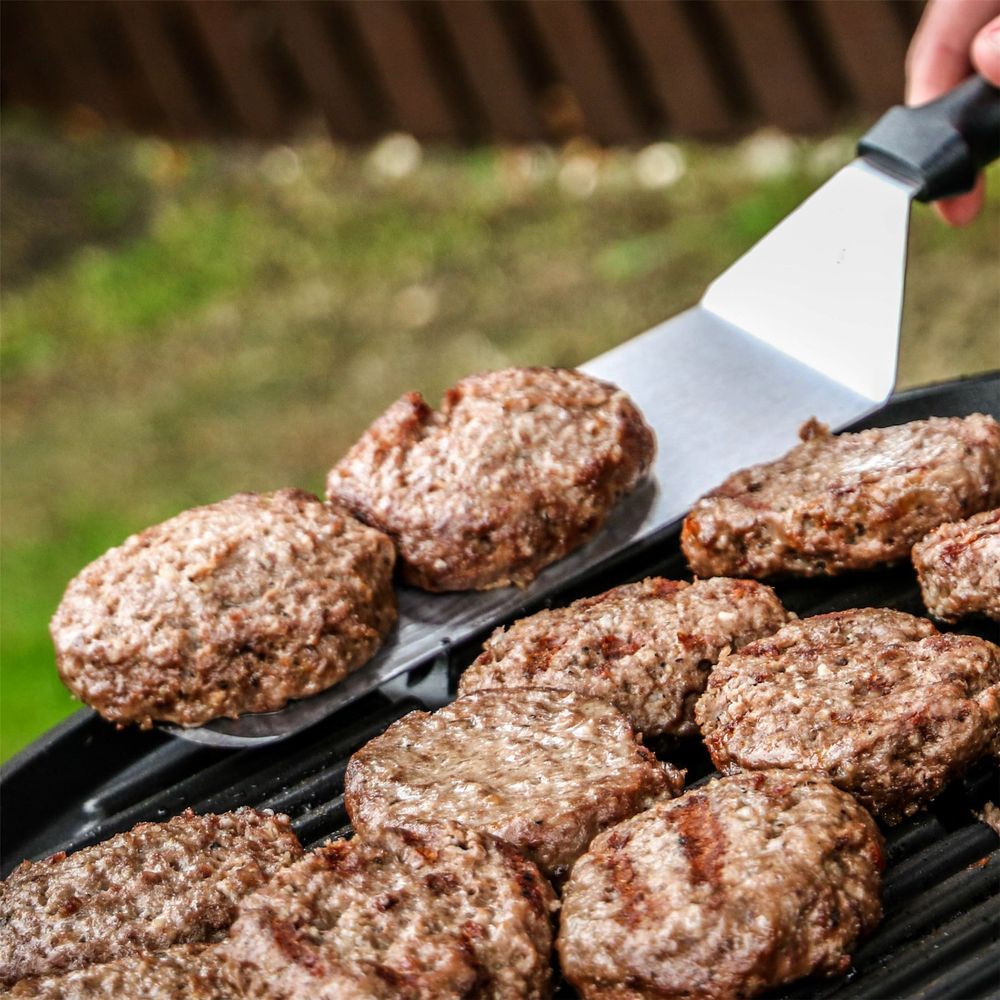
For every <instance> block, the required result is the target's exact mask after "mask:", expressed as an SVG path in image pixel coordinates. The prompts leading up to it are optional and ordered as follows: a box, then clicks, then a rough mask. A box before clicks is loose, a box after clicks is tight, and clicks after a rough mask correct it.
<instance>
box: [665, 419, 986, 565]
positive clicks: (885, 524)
mask: <svg viewBox="0 0 1000 1000" xmlns="http://www.w3.org/2000/svg"><path fill="white" fill-rule="evenodd" d="M800 436H801V437H802V443H801V444H800V445H797V446H796V447H795V448H793V449H792V450H791V451H790V452H788V454H787V455H785V456H784V457H782V458H779V459H778V460H777V461H774V462H768V463H766V464H763V465H755V466H752V467H751V468H749V469H743V470H742V471H740V472H737V473H735V474H734V475H732V476H730V477H729V478H728V479H727V480H726V481H725V482H724V483H723V484H722V485H721V486H719V487H718V488H717V489H715V490H713V491H712V492H711V493H709V494H708V495H707V496H705V497H703V498H702V499H701V500H699V501H698V502H697V503H696V504H695V505H694V507H693V508H692V510H691V513H690V514H688V516H687V519H686V520H685V521H684V528H683V531H682V533H681V547H682V548H683V549H684V554H685V555H686V556H687V560H688V563H689V564H690V566H691V569H692V571H693V572H694V573H695V574H696V575H698V576H753V577H759V578H763V577H769V576H774V575H776V574H784V573H788V574H795V575H801V576H816V575H820V574H824V573H840V572H843V571H845V570H856V569H868V568H870V567H872V566H877V565H878V564H880V563H885V562H891V561H893V560H896V559H902V558H905V557H907V556H909V554H910V547H911V546H912V545H913V543H914V542H916V541H918V540H919V539H921V538H923V536H924V535H925V534H927V532H928V531H930V530H931V529H932V528H936V527H937V526H938V525H939V524H942V523H943V522H945V521H954V520H957V519H958V518H961V517H967V516H968V515H969V514H975V513H977V512H978V511H981V510H986V509H988V508H990V507H995V506H996V505H997V504H998V503H1000V424H998V423H997V422H996V420H994V419H993V418H992V417H988V416H983V414H981V413H974V414H973V415H972V416H970V417H965V418H960V417H934V418H931V419H930V420H917V421H914V422H913V423H909V424H901V425H899V426H897V427H884V428H877V429H875V430H867V431H860V432H859V433H857V434H841V435H838V436H836V437H834V436H833V435H831V434H830V433H829V431H827V429H826V428H825V427H824V426H823V425H822V424H818V423H816V422H815V421H810V422H809V423H807V424H806V425H805V426H804V427H803V428H802V430H801V431H800Z"/></svg>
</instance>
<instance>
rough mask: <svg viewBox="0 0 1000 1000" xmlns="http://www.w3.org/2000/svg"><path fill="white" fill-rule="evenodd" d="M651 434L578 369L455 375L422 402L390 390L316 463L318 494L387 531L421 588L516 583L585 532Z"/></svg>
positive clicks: (638, 466)
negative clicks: (327, 461)
mask: <svg viewBox="0 0 1000 1000" xmlns="http://www.w3.org/2000/svg"><path fill="white" fill-rule="evenodd" d="M654 452H655V441H654V438H653V432H652V431H651V430H650V429H649V427H647V426H646V424H645V422H644V421H643V419H642V415H641V414H640V413H639V410H638V409H637V408H636V406H635V404H634V403H633V402H632V401H631V400H630V399H629V398H628V396H626V395H625V393H623V392H622V391H621V390H620V389H618V388H616V387H615V386H613V385H610V384H608V383H607V382H599V381H598V380H597V379H593V378H590V377H589V376H587V375H583V374H581V373H580V372H576V371H572V370H567V369H555V368H508V369H504V370H502V371H494V372H486V373H483V374H480V375H471V376H469V377H468V378H465V379H462V381H461V382H459V383H458V384H457V385H456V386H455V387H454V388H453V389H450V390H449V391H448V392H447V393H446V394H445V397H444V400H443V402H442V404H441V409H440V410H438V411H437V412H435V411H434V410H432V409H431V408H430V407H429V406H428V405H427V403H426V402H424V399H423V397H422V396H421V395H420V394H419V393H415V392H414V393H410V394H409V395H406V396H403V397H402V398H401V399H399V400H397V401H396V402H395V403H393V405H392V406H391V407H389V409H388V410H386V412H385V413H384V414H382V416H381V417H379V418H378V420H376V421H375V423H373V424H372V425H371V427H369V428H368V430H367V431H366V432H365V433H364V434H363V435H362V437H361V439H360V440H359V441H358V442H357V444H355V445H354V447H353V448H352V449H351V450H350V451H349V452H348V453H347V455H346V456H345V457H344V458H343V459H342V460H341V461H340V463H339V464H338V465H336V466H334V468H333V469H331V470H330V474H329V476H328V477H327V483H326V488H327V495H328V496H329V497H330V499H331V500H336V501H339V502H341V503H343V504H345V505H346V506H347V507H348V508H349V509H350V510H351V511H353V513H354V514H355V515H356V516H357V517H359V518H361V520H363V521H366V522H367V523H368V524H372V525H374V526H375V527H377V528H380V529H381V530H382V531H385V532H387V533H388V534H389V535H391V536H392V538H393V540H394V541H395V542H396V545H397V547H398V549H399V555H400V560H401V565H402V571H403V577H404V579H405V580H406V581H407V582H408V583H412V584H414V585H416V586H418V587H423V588H424V589H426V590H467V589H472V590H486V589H488V588H491V587H502V586H506V585H507V584H512V583H513V584H517V585H519V586H520V585H524V584H527V583H529V582H530V581H531V580H533V579H534V578H535V576H536V575H537V574H538V572H539V570H541V569H542V567H544V566H547V565H548V564H549V563H551V562H554V561H555V560H556V559H560V558H562V556H564V555H566V553H568V552H570V551H572V550H573V549H575V548H576V547H577V546H578V545H581V544H582V543H583V542H585V541H586V540H587V539H588V538H590V537H591V536H592V535H593V534H594V533H595V532H596V531H597V530H598V529H599V528H600V527H601V525H602V524H603V523H604V521H605V519H606V517H607V515H608V512H609V511H610V510H611V508H612V507H613V506H614V505H615V503H616V502H617V501H618V500H619V498H621V497H622V496H624V495H625V494H626V493H629V492H631V490H633V489H634V488H635V486H636V485H637V484H638V482H639V480H640V479H641V478H642V477H643V475H645V473H646V471H647V469H648V468H649V466H650V463H651V462H652V460H653V455H654Z"/></svg>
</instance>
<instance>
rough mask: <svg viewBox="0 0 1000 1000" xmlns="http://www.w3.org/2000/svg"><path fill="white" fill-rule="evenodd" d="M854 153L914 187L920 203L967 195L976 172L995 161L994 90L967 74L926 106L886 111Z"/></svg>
mask: <svg viewBox="0 0 1000 1000" xmlns="http://www.w3.org/2000/svg"><path fill="white" fill-rule="evenodd" d="M858 154H859V155H860V156H863V157H864V158H865V159H866V160H868V162H869V163H871V164H872V165H873V166H876V167H878V168H879V169H880V170H884V171H885V172H886V173H889V174H893V175H894V176H897V177H902V178H903V179H904V180H908V181H913V182H914V183H916V184H918V185H919V188H918V191H917V194H916V197H917V198H918V199H919V200H920V201H936V200H937V199H938V198H945V197H948V196H949V195H953V194H961V193H962V192H963V191H968V190H969V189H970V188H971V187H972V185H973V184H974V183H975V180H976V174H977V173H978V172H979V170H980V168H981V167H984V166H985V165H986V164H987V163H991V162H992V161H993V160H995V159H997V158H998V157H1000V90H998V89H997V88H996V87H994V86H993V85H992V84H990V83H987V82H986V81H985V80H984V79H983V78H982V77H981V76H970V77H969V78H968V79H967V80H965V81H963V82H962V83H960V84H959V85H958V86H957V87H955V89H954V90H949V91H948V93H947V94H943V95H942V96H941V97H939V98H937V99H936V100H933V101H930V102H929V103H928V104H922V105H920V107H916V108H904V107H899V106H897V107H895V108H891V109H890V110H889V111H887V112H886V113H885V114H884V115H883V116H882V117H881V118H880V119H879V120H878V121H877V122H876V123H875V125H874V126H873V127H872V128H871V129H870V130H869V131H868V132H867V133H866V134H865V135H864V137H863V138H862V139H861V142H859V143H858Z"/></svg>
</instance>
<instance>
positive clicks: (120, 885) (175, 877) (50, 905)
mask: <svg viewBox="0 0 1000 1000" xmlns="http://www.w3.org/2000/svg"><path fill="white" fill-rule="evenodd" d="M301 853H302V848H301V847H300V845H299V841H298V838H297V837H296V836H295V834H294V833H293V832H292V828H291V827H290V826H289V823H288V818H287V817H285V816H275V815H270V814H267V813H259V812H257V811H255V810H253V809H238V810H237V811H236V812H231V813H222V814H220V815H211V814H210V815H205V816H196V815H195V814H194V813H192V812H191V811H190V810H187V811H186V812H184V813H182V814H181V815H180V816H175V817H174V818H173V819H170V820H167V822H165V823H140V824H139V825H138V826H136V827H133V828H132V829H131V830H130V831H129V832H128V833H120V834H118V835H117V836H114V837H112V838H111V839H110V840H105V841H104V842H103V843H100V844H96V845H94V846H93V847H86V848H84V849H83V850H81V851H77V852H75V853H74V854H70V855H66V854H64V853H59V854H54V855H52V857H50V858H47V859H46V860H44V861H38V862H34V863H32V862H30V861H25V862H24V863H23V864H22V865H21V866H20V867H19V868H17V869H15V870H14V871H13V872H12V873H11V874H10V876H9V877H8V878H7V879H6V880H5V881H4V882H2V883H0V984H2V985H10V984H11V983H13V982H16V981H17V980H18V979H24V978H26V977H28V976H43V975H50V974H54V973H59V972H64V971H66V970H70V969H78V968H81V967H83V966H87V965H93V964H95V963H98V962H109V961H111V960H113V959H115V958H118V957H119V956H123V955H129V954H135V953H137V952H143V951H159V950H162V949H164V948H168V947H170V946H171V945H174V944H181V943H185V942H199V941H208V940H211V939H212V938H213V937H214V936H216V935H217V934H218V932H220V931H223V930H225V928H227V927H228V926H229V924H230V923H231V922H232V920H233V918H234V917H235V915H236V904H237V902H238V901H239V899H240V898H241V897H243V896H245V895H247V893H249V892H252V891H253V890H254V889H257V888H259V887H260V886H261V885H263V883H264V882H266V881H267V880H268V879H269V878H271V876H272V875H274V874H275V872H277V871H278V870H279V869H281V868H282V867H284V866H285V865H287V864H289V863H291V862H292V861H294V860H296V859H297V858H298V857H299V856H300V855H301Z"/></svg>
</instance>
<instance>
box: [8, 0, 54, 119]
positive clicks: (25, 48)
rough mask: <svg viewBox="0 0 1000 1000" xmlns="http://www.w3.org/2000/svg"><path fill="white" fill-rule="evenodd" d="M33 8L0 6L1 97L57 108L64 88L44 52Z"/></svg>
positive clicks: (14, 2) (13, 2)
mask: <svg viewBox="0 0 1000 1000" xmlns="http://www.w3.org/2000/svg"><path fill="white" fill-rule="evenodd" d="M40 34H41V33H40V32H39V30H38V22H37V20H36V18H35V17H34V14H33V8H32V5H31V4H29V3H25V2H24V0H7V2H6V3H3V4H0V40H2V42H3V46H2V52H0V76H2V80H3V88H4V96H5V97H9V98H10V99H12V100H14V101H17V102H21V103H24V104H26V105H28V106H29V107H30V106H35V107H43V108H49V109H59V108H61V107H62V106H63V105H64V104H65V93H66V88H65V86H64V85H63V82H62V80H61V78H59V76H58V68H57V67H54V66H53V65H52V61H51V59H49V58H48V57H47V55H46V53H45V50H44V42H43V41H42V39H41V37H40Z"/></svg>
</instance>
